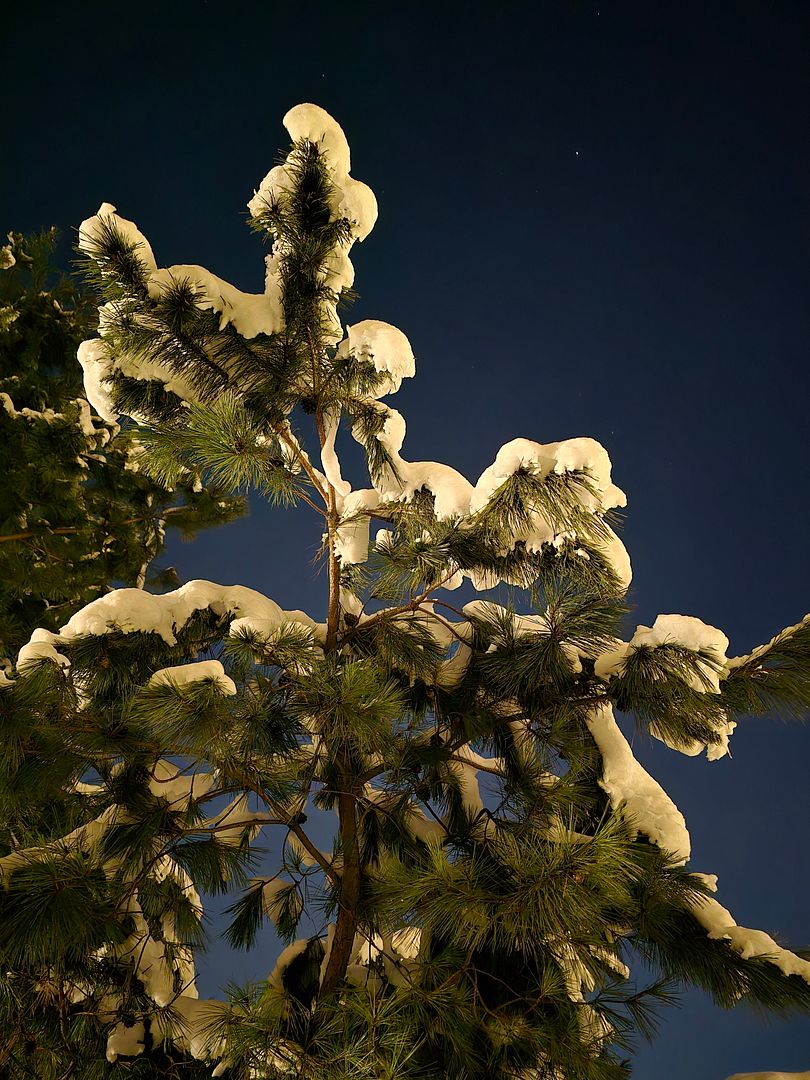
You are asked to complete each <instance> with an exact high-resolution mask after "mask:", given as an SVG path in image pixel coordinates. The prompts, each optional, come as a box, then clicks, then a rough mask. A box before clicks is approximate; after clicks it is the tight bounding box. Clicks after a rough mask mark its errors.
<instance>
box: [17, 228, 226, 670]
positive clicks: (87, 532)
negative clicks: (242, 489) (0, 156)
mask: <svg viewBox="0 0 810 1080" xmlns="http://www.w3.org/2000/svg"><path fill="white" fill-rule="evenodd" d="M56 243H57V234H56V230H55V229H51V230H48V231H46V232H44V233H41V234H40V235H37V236H31V237H25V236H22V235H21V234H19V233H10V234H9V237H8V243H7V244H6V245H4V246H3V247H2V249H0V469H2V473H3V477H4V484H3V492H2V495H1V496H0V655H2V654H4V653H5V654H9V653H10V652H11V651H12V650H16V649H17V648H19V647H20V646H21V645H22V644H23V643H24V642H25V641H26V640H27V639H28V637H29V636H30V634H31V632H32V630H34V629H36V628H37V627H44V628H46V629H48V630H55V629H56V627H57V626H59V625H60V624H61V623H62V622H65V621H66V620H67V619H68V618H69V617H70V616H71V615H72V614H73V613H74V612H75V611H77V610H78V609H79V608H81V607H83V606H84V605H85V604H87V603H89V602H90V601H91V600H95V599H96V598H97V597H98V596H99V595H102V594H103V593H105V592H106V591H107V590H108V589H109V588H111V587H112V586H113V584H114V583H116V584H127V585H135V584H136V583H138V584H141V583H143V582H144V580H145V579H146V578H147V574H149V582H150V585H151V587H153V588H154V587H155V586H160V585H161V584H163V585H166V586H168V585H170V584H175V585H177V584H179V582H178V581H177V578H176V576H175V575H174V574H173V572H172V571H171V570H170V569H169V568H166V569H164V570H163V571H162V572H161V571H157V570H154V569H151V570H150V568H151V564H152V562H153V560H154V559H155V557H156V556H157V555H158V554H159V552H160V551H161V549H162V547H163V540H164V532H165V526H166V525H167V524H172V525H174V526H176V527H178V528H180V529H181V530H183V531H184V533H186V534H187V535H189V536H191V535H193V534H194V533H195V532H196V531H197V530H198V529H201V528H205V527H207V526H210V525H214V524H218V523H220V522H224V521H228V520H230V519H232V518H233V517H234V516H235V515H236V514H238V513H240V512H241V511H242V509H243V507H242V501H241V499H239V498H234V497H233V496H231V495H224V494H222V493H220V492H218V491H216V490H214V489H206V488H202V487H201V486H200V485H199V484H198V483H196V484H195V478H194V477H193V476H190V475H187V476H184V477H181V478H179V479H178V483H177V485H176V486H174V487H173V488H167V487H166V486H165V485H161V484H158V483H156V482H155V481H154V480H152V479H150V478H149V477H148V476H146V474H145V473H143V472H142V471H141V470H140V467H139V464H138V461H139V457H138V446H137V442H136V441H133V440H132V439H129V438H127V437H125V436H124V435H122V434H120V433H119V428H118V425H117V424H115V423H111V422H110V421H109V420H104V419H102V418H100V417H99V416H98V415H97V414H95V413H94V412H93V411H92V410H91V409H90V408H89V406H88V403H87V401H86V400H85V399H84V396H83V394H84V391H83V387H82V371H81V368H80V366H79V364H78V363H77V361H76V349H77V347H78V345H79V344H80V342H81V341H82V340H83V339H84V338H86V337H87V336H88V335H89V334H90V333H92V331H93V328H94V326H95V325H96V322H97V319H98V313H97V310H96V306H95V304H94V302H93V301H92V298H91V297H90V295H89V294H87V293H86V292H83V291H82V290H81V289H80V288H78V287H77V284H76V282H75V281H74V280H73V279H72V278H71V277H70V276H69V275H66V274H64V273H60V272H58V271H57V270H56V269H55V267H54V251H55V246H56Z"/></svg>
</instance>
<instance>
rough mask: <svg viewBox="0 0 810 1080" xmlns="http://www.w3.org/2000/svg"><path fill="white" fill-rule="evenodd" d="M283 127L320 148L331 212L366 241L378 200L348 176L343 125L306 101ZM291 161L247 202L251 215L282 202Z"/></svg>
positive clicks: (348, 157) (296, 139) (274, 170)
mask: <svg viewBox="0 0 810 1080" xmlns="http://www.w3.org/2000/svg"><path fill="white" fill-rule="evenodd" d="M284 126H285V128H286V129H287V131H288V132H289V133H290V136H291V138H292V140H293V142H296V143H298V142H300V141H301V140H302V139H306V140H307V141H308V142H311V143H313V144H315V145H316V146H317V147H318V149H319V151H320V153H321V154H322V155H323V160H324V162H325V163H326V165H327V167H328V169H329V172H330V179H331V181H332V185H333V187H334V199H333V202H332V213H333V215H334V218H335V220H339V219H340V218H347V219H348V220H349V221H350V222H351V224H352V239H353V240H365V238H366V237H367V236H368V234H369V233H370V232H371V230H372V229H373V228H374V223H375V222H376V220H377V200H376V198H375V196H374V192H373V191H372V190H371V188H370V187H369V186H368V185H367V184H363V183H362V182H361V181H359V180H355V179H354V178H353V177H351V176H349V171H350V169H351V155H350V152H349V143H348V141H347V139H346V136H345V135H344V133H343V129H342V128H341V126H340V124H338V122H337V121H336V120H335V119H333V118H332V117H331V116H330V115H329V113H328V112H326V110H325V109H322V108H321V107H320V106H319V105H312V104H308V103H305V104H302V105H296V106H295V107H294V108H292V109H290V111H289V112H288V113H287V115H286V116H285V117H284ZM289 162H290V156H288V158H287V161H286V162H285V163H284V164H283V165H276V166H274V167H273V168H272V169H271V170H270V171H269V172H268V173H267V175H266V176H265V178H264V179H263V180H262V182H261V184H260V185H259V190H258V191H257V192H255V194H254V196H253V198H252V199H251V200H250V201H249V202H248V204H247V205H248V210H249V211H250V213H251V216H252V217H256V216H257V215H259V214H260V213H261V211H262V210H263V209H264V208H265V207H266V206H268V205H269V204H271V203H273V202H280V201H283V199H284V196H285V193H286V192H287V191H288V190H289V188H290V174H289ZM352 274H353V272H352ZM341 284H342V287H343V286H346V285H347V284H350V282H348V283H347V282H346V281H342V283H341Z"/></svg>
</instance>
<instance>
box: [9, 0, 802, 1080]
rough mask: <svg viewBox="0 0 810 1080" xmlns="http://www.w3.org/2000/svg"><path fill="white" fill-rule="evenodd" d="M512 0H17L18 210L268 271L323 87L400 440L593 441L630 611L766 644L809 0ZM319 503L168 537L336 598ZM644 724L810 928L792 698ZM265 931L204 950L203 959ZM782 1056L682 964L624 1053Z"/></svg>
mask: <svg viewBox="0 0 810 1080" xmlns="http://www.w3.org/2000/svg"><path fill="white" fill-rule="evenodd" d="M495 7H496V5H495V4H492V3H488V4H478V3H470V2H467V3H456V4H453V5H449V4H435V5H429V4H422V3H409V4H388V3H382V2H377V3H374V4H365V3H359V2H349V3H347V4H343V5H329V6H326V5H323V4H321V3H314V2H310V3H308V4H306V5H302V4H291V3H283V4H278V3H261V4H260V3H256V4H245V3H240V2H238V0H231V2H230V3H227V4H226V3H205V2H201V3H193V4H192V3H186V4H182V3H168V2H167V3H164V4H162V5H155V6H151V5H150V4H146V3H139V4H137V5H136V4H126V5H123V4H122V5H118V6H113V5H109V4H101V3H94V2H85V3H82V2H81V0H79V2H78V3H76V4H65V3H60V4H48V3H45V4H42V3H33V2H29V3H22V2H20V0H18V2H17V3H14V4H13V5H10V8H11V10H10V11H8V12H6V14H5V15H4V19H5V20H6V26H5V30H4V33H3V35H2V38H0V44H2V65H3V88H4V99H5V107H4V109H3V126H2V147H3V154H2V156H3V167H2V170H0V208H2V213H3V218H4V220H3V221H2V222H0V225H3V227H4V229H7V228H13V229H15V230H22V231H27V230H33V229H37V228H40V227H43V226H47V225H51V224H56V225H58V226H59V227H60V228H61V229H62V230H63V231H64V232H65V234H66V236H68V237H69V236H70V232H71V230H73V229H75V228H76V226H77V225H78V223H79V222H80V221H81V220H82V219H83V218H85V217H87V216H89V215H90V214H92V213H94V212H95V211H96V209H97V208H98V205H99V203H101V202H102V201H110V202H112V203H114V204H115V205H116V206H117V207H118V209H119V211H120V213H121V214H122V215H123V216H124V217H127V218H131V219H133V220H134V221H136V222H137V223H138V225H139V226H140V227H141V228H142V229H143V231H144V232H145V233H146V235H147V236H148V237H149V239H150V240H151V242H152V246H153V248H154V250H155V254H156V257H157V260H158V265H163V266H167V265H170V264H172V263H201V264H203V265H204V266H207V267H208V268H209V269H211V270H212V271H214V272H215V273H216V274H218V275H220V276H221V277H224V278H226V279H228V280H230V281H232V282H233V283H234V284H236V285H238V286H239V287H240V288H243V289H248V290H251V291H260V290H261V288H262V280H263V263H262V259H263V248H262V244H261V241H260V240H259V239H258V238H256V237H254V236H252V235H251V233H250V232H249V230H248V228H247V226H246V220H245V219H246V211H245V203H246V201H247V199H248V198H249V197H250V196H251V195H252V193H253V189H254V187H255V186H258V183H259V181H260V180H261V178H262V177H263V175H264V174H265V172H266V171H267V170H268V168H269V167H270V165H271V164H273V162H274V160H275V156H276V153H277V151H278V149H279V148H282V147H284V148H286V145H287V142H288V140H287V136H286V133H285V132H284V130H283V128H282V126H281V118H282V116H283V115H284V113H285V112H286V111H287V109H289V108H290V107H291V106H292V105H294V104H296V103H298V102H301V101H313V102H316V103H317V104H320V105H322V106H323V107H324V108H326V109H327V110H328V111H329V112H330V113H332V115H333V116H335V118H336V119H337V120H338V121H339V122H340V123H341V125H342V126H343V128H344V130H345V131H346V133H347V136H348V138H349V142H350V144H351V147H352V162H353V168H352V171H353V175H354V176H355V177H356V178H357V179H359V180H363V181H365V182H366V183H368V184H370V185H371V187H372V188H373V189H374V191H375V192H376V194H377V198H378V201H379V204H380V220H379V222H378V224H377V227H376V228H375V230H374V232H373V233H372V234H371V236H370V237H369V238H368V240H367V241H366V242H365V243H364V244H363V245H357V246H356V247H355V248H354V249H353V251H352V259H353V262H354V264H355V267H356V270H357V281H356V286H355V287H356V289H357V290H358V292H359V293H360V299H359V301H358V302H357V304H356V306H355V309H354V311H353V313H352V314H351V316H350V321H357V320H359V319H363V318H379V319H384V320H386V321H388V322H392V323H394V324H395V325H396V326H398V327H400V328H401V329H402V330H403V331H404V332H405V333H406V334H407V335H408V337H409V338H410V340H411V343H412V345H413V348H414V351H415V353H416V356H417V375H416V378H415V379H413V380H411V381H410V383H406V385H405V386H403V389H402V390H401V391H400V393H399V394H398V395H397V397H396V398H395V399H393V400H392V404H393V405H394V406H395V407H396V408H398V409H399V410H400V411H401V412H402V413H403V415H404V416H405V417H406V419H407V422H408V435H407V438H406V442H405V446H404V451H403V452H404V455H405V457H407V458H409V459H411V460H420V459H433V460H438V461H444V462H447V463H448V464H451V465H453V466H454V467H456V468H458V469H459V470H460V471H462V472H463V473H464V474H465V475H466V476H468V477H469V478H470V479H472V481H473V482H475V479H476V478H477V477H478V475H479V474H480V472H481V471H482V470H483V469H484V468H485V467H486V466H487V465H488V464H490V462H491V461H492V460H493V458H494V456H495V453H496V452H497V450H498V448H499V447H500V446H501V445H502V444H503V443H504V442H506V441H508V440H509V439H511V438H514V437H517V436H523V437H526V438H531V439H536V440H538V441H540V442H550V441H552V440H557V439H563V438H569V437H573V436H579V435H589V436H592V437H594V438H596V439H598V440H599V441H600V442H602V443H603V444H604V445H605V446H606V447H607V448H608V450H609V453H610V455H611V458H612V460H613V464H614V479H615V480H616V482H617V483H618V484H619V485H620V486H621V487H622V488H623V489H624V490H625V491H626V492H627V494H628V499H629V505H628V510H627V517H626V524H625V528H624V539H625V543H626V544H627V546H628V549H629V551H630V554H631V557H632V559H633V565H634V571H635V579H634V584H633V587H632V591H631V600H632V601H633V603H634V604H635V605H636V611H635V614H634V616H633V619H632V620H631V622H630V632H632V627H633V626H634V625H635V623H636V622H641V623H647V624H648V625H649V624H651V623H652V621H653V620H654V619H655V616H656V615H657V614H659V613H671V612H676V613H680V614H686V615H697V616H699V617H700V618H702V619H704V620H705V621H706V622H708V623H711V624H713V625H715V626H719V627H721V628H722V629H723V630H724V631H725V632H726V633H727V634H728V636H729V638H730V639H731V648H730V650H729V652H730V655H736V654H739V653H742V652H747V651H749V650H750V648H751V647H753V646H754V645H757V644H759V643H761V642H763V641H767V640H768V639H769V638H770V637H771V636H772V635H773V634H774V633H776V632H777V631H778V630H780V629H781V628H782V627H783V626H785V625H788V624H791V623H794V622H796V621H798V620H799V619H800V618H801V617H802V615H804V613H805V611H807V610H808V608H810V581H809V580H808V578H809V577H810V575H808V567H807V549H808V544H807V537H808V533H809V532H810V518H809V516H808V483H807V453H808V449H807V434H808V424H807V412H808V379H807V345H808V340H810V315H809V314H808V305H807V285H808V278H807V267H808V239H809V237H808V233H810V228H809V226H810V215H808V179H809V178H810V168H809V166H810V160H809V157H810V154H809V153H808V138H807V134H808V130H810V126H808V121H809V120H810V117H809V116H808V113H809V112H810V93H809V91H810V85H809V84H810V64H808V62H807V57H808V56H809V55H810V5H808V4H807V3H804V2H797V3H795V4H790V3H767V4H766V3H765V2H762V3H760V4H754V3H750V4H749V3H742V2H740V3H736V4H730V5H727V4H724V3H714V4H708V5H704V4H700V5H689V4H684V3H678V4H658V3H652V4H650V3H646V4H638V5H628V4H615V3H610V2H609V0H603V2H602V3H590V2H589V3H579V4H573V3H571V4H564V3H552V2H549V3H501V4H499V5H497V8H498V10H494V9H495ZM9 20H10V25H9ZM65 257H66V259H67V258H69V257H70V253H69V250H68V247H67V243H66V245H65ZM351 478H352V480H353V482H354V484H355V486H364V478H363V477H362V476H361V475H359V474H358V473H355V474H354V475H353V476H352V477H351ZM319 534H320V526H319V523H318V522H317V521H316V520H314V516H313V515H312V514H310V513H309V512H303V511H302V512H296V513H292V514H291V513H285V512H270V511H268V510H266V509H264V508H262V507H261V506H259V505H256V506H254V508H253V511H252V514H251V516H250V518H249V519H246V520H243V521H240V522H238V523H236V524H234V525H231V526H229V527H226V528H224V529H222V530H220V531H218V532H216V533H212V534H209V535H206V536H204V537H201V538H200V539H198V540H197V541H195V542H194V543H193V544H189V545H182V544H179V543H174V544H172V545H171V546H170V551H169V554H170V559H171V561H172V562H174V563H175V564H176V566H177V567H178V569H179V571H180V574H181V576H182V577H183V578H184V579H189V578H192V577H205V578H210V579H212V580H215V581H220V582H223V583H225V584H237V583H238V584H243V585H249V586H252V587H254V588H257V589H260V590H262V591H263V592H266V593H267V594H268V595H270V596H272V597H273V598H274V599H275V600H276V601H277V602H278V603H280V604H281V605H282V606H284V607H293V608H297V607H301V608H305V609H306V610H308V611H309V612H310V614H312V615H314V616H316V617H321V616H322V615H323V613H324V611H325V582H324V580H323V578H316V577H315V576H314V569H313V566H312V557H313V555H314V551H315V549H316V547H317V544H318V540H319ZM489 595H491V597H492V598H493V599H498V598H499V596H498V594H497V593H492V594H489ZM501 599H503V598H502V597H501ZM636 746H637V753H638V755H639V757H640V758H641V760H642V761H643V762H644V763H645V764H646V765H647V767H648V768H650V770H651V771H652V772H653V773H654V774H655V775H656V776H657V777H658V779H659V780H660V781H661V782H662V783H663V784H664V786H665V787H666V788H667V790H668V791H669V792H670V794H671V795H672V796H673V798H674V799H675V801H676V802H677V804H678V805H679V806H680V808H681V809H682V810H683V812H684V813H685V815H686V818H687V822H688V824H689V826H690V829H691V832H692V839H693V849H694V855H693V861H692V866H693V868H695V869H698V870H702V871H705V872H711V873H717V874H719V877H720V892H719V894H718V898H719V899H720V900H721V902H722V903H724V904H725V905H726V906H727V907H730V909H731V910H732V912H733V913H734V914H735V917H736V918H737V921H738V922H740V923H741V924H743V925H746V926H752V927H759V928H762V929H766V930H768V931H770V932H772V933H774V934H775V936H778V937H780V938H781V939H782V940H783V942H784V943H786V944H793V945H795V946H800V945H802V944H805V943H810V905H808V901H807V898H808V896H809V895H810V868H809V867H808V858H807V853H808V839H807V838H808V832H807V827H808V806H809V805H810V800H808V795H807V788H806V775H807V768H808V766H807V762H808V757H810V733H809V732H808V731H807V729H806V728H802V727H800V726H798V725H785V724H783V723H782V722H781V721H779V720H778V719H767V720H766V719H757V720H749V721H744V722H742V723H741V724H740V727H739V729H738V731H737V733H736V734H735V736H734V737H733V739H732V757H731V758H725V759H723V760H721V761H719V762H716V763H709V762H707V761H706V760H705V758H702V759H701V758H698V759H689V758H685V757H682V756H680V755H677V754H675V753H673V752H671V751H668V750H666V749H665V748H664V747H663V746H661V745H660V744H658V743H656V744H655V745H650V744H649V743H639V740H638V739H637V740H636ZM273 959H274V956H273V955H265V956H262V957H260V958H258V959H257V958H255V957H251V958H250V959H249V960H243V959H241V958H237V959H236V960H233V958H231V959H230V960H227V959H226V954H225V951H224V949H217V948H215V949H213V950H212V952H211V953H210V954H209V960H208V962H207V964H206V965H205V966H204V969H203V977H202V981H201V989H202V992H203V994H205V993H208V994H211V993H214V992H215V990H216V985H217V983H221V982H222V981H224V980H225V979H226V978H239V977H242V976H252V977H261V976H263V975H265V974H266V973H267V972H268V971H269V969H270V968H271V967H272V963H273ZM765 1068H769V1069H783V1070H800V1069H808V1068H810V1022H808V1021H807V1020H791V1021H774V1022H773V1023H770V1024H769V1025H767V1026H766V1025H764V1024H763V1023H762V1022H761V1021H760V1020H758V1019H757V1018H756V1017H755V1016H754V1015H753V1014H752V1013H751V1012H749V1011H747V1010H739V1011H736V1012H731V1013H725V1012H723V1011H721V1010H719V1009H715V1008H713V1007H712V1006H711V1005H710V1004H709V1003H708V1001H707V1000H706V999H704V998H703V997H702V996H701V995H700V994H697V993H695V994H689V995H687V996H686V998H685V1002H684V1007H683V1009H681V1010H680V1011H670V1012H669V1013H668V1014H667V1019H666V1022H665V1026H664V1030H663V1033H662V1035H661V1036H660V1038H659V1040H658V1041H657V1042H656V1044H655V1045H654V1047H652V1048H649V1047H642V1048H641V1049H640V1051H639V1054H638V1058H637V1068H636V1071H635V1072H634V1076H635V1077H636V1078H637V1080H682V1078H689V1080H723V1078H724V1077H726V1076H727V1075H728V1074H730V1073H733V1072H736V1071H743V1070H755V1069H765Z"/></svg>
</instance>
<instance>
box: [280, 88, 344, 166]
mask: <svg viewBox="0 0 810 1080" xmlns="http://www.w3.org/2000/svg"><path fill="white" fill-rule="evenodd" d="M281 122H282V124H284V127H285V128H286V129H287V131H288V132H289V133H290V138H291V139H292V140H293V142H300V140H301V139H307V140H308V141H309V142H311V143H316V144H318V145H319V146H320V149H321V152H322V153H323V154H326V155H327V160H328V161H329V164H330V165H331V167H332V168H333V169H334V170H335V171H336V172H341V173H343V174H344V175H345V174H347V173H349V172H351V167H352V160H351V151H350V150H349V140H348V139H347V138H346V135H345V133H344V131H343V128H342V127H341V126H340V124H339V123H338V122H337V120H335V118H334V117H332V116H330V115H329V113H328V112H327V111H326V109H322V108H321V107H320V105H313V104H312V103H311V102H303V103H302V104H300V105H293V107H292V108H291V109H290V110H289V112H288V113H287V114H286V115H285V117H284V119H283V120H282V121H281Z"/></svg>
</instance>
